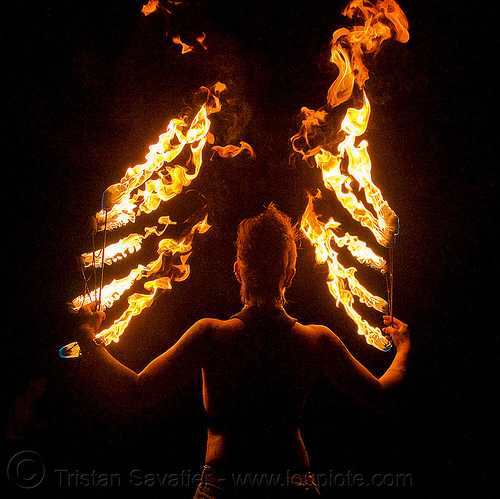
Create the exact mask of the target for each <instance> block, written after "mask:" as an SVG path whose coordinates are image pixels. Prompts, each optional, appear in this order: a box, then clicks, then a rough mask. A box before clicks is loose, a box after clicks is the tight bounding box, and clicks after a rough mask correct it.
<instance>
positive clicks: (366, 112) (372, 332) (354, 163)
mask: <svg viewBox="0 0 500 499" xmlns="http://www.w3.org/2000/svg"><path fill="white" fill-rule="evenodd" d="M343 14H344V15H346V16H348V17H350V18H354V17H356V18H360V19H362V20H363V21H364V23H363V25H356V26H354V27H352V28H350V29H347V28H341V29H338V30H337V31H335V33H334V34H333V38H332V49H331V55H330V60H331V62H332V63H333V64H335V65H336V66H337V68H338V70H339V73H338V76H337V78H336V79H335V81H334V82H333V83H332V85H331V86H330V88H329V90H328V94H327V101H328V104H329V106H330V107H331V108H334V107H336V106H338V105H339V104H342V103H343V102H346V101H347V100H349V99H350V98H351V96H352V94H353V91H354V88H355V84H356V85H357V86H358V87H359V88H360V89H363V87H364V84H365V82H366V80H367V79H368V70H367V69H366V66H365V64H364V56H365V54H368V53H376V52H377V51H378V50H379V49H380V46H381V44H382V42H383V41H384V40H386V39H388V38H390V37H391V36H392V37H394V38H395V39H396V40H398V41H400V42H403V43H404V42H406V41H408V38H409V36H408V31H407V29H408V21H407V19H406V16H405V15H404V13H403V11H402V10H401V8H400V7H399V5H398V4H397V3H396V2H395V1H394V0H382V1H380V0H379V1H377V2H376V4H373V3H371V2H369V1H367V0H353V1H352V2H350V3H349V4H348V5H347V7H346V8H345V9H344V11H343ZM302 112H303V114H304V120H303V121H302V126H301V128H300V130H299V132H298V133H297V134H296V135H294V136H293V137H292V139H291V140H292V146H293V148H294V150H295V151H297V152H299V153H300V154H302V156H303V157H304V158H314V161H315V163H316V166H317V167H318V168H321V171H322V177H323V184H324V186H325V187H326V188H327V189H329V190H330V191H332V192H334V193H335V196H336V197H337V199H338V201H339V203H340V204H341V206H342V207H343V208H344V209H345V210H346V211H347V212H348V213H349V214H350V215H351V217H352V218H353V219H354V220H356V221H357V222H358V223H359V224H361V225H362V226H364V227H367V228H368V229H369V230H370V231H371V232H372V234H373V235H374V237H375V239H376V240H377V242H378V243H379V244H380V245H381V246H383V247H386V248H388V247H390V246H391V244H392V243H393V238H394V234H395V233H396V232H397V228H396V226H397V222H396V221H397V217H396V215H395V213H394V212H393V210H392V209H391V208H390V206H389V204H388V203H387V201H385V199H384V197H383V195H382V193H381V191H380V189H378V187H377V186H376V185H375V184H374V183H373V181H372V178H371V160H370V156H369V154H368V142H367V141H366V140H362V141H361V142H358V137H360V136H361V135H363V134H364V133H365V131H366V129H367V127H368V121H369V118H370V102H369V101H368V97H367V95H366V92H365V91H364V90H363V105H362V106H361V108H359V109H358V108H355V107H349V108H348V109H347V111H346V113H345V116H344V118H343V120H342V124H341V126H340V130H339V133H342V134H343V137H344V138H343V140H342V141H341V142H340V144H339V145H338V146H337V149H336V151H332V150H331V149H330V147H329V145H328V144H327V143H326V141H324V142H323V143H319V144H317V143H315V145H314V146H313V144H312V139H313V138H314V139H316V138H317V137H318V136H319V134H318V133H317V132H318V130H319V129H320V127H322V126H324V125H325V123H326V111H313V110H310V109H308V108H303V109H302ZM346 163H347V168H346V167H345V164H346ZM353 182H356V184H357V191H363V193H364V198H365V202H363V201H362V200H360V199H359V196H358V195H357V194H356V191H355V189H354V187H353ZM339 227H340V223H338V222H335V221H334V220H333V219H330V220H329V221H328V222H327V223H326V224H324V223H322V222H320V221H319V219H318V215H317V214H316V213H315V212H314V208H313V198H312V196H309V202H308V205H307V207H306V210H305V211H304V214H303V215H302V222H301V229H302V231H303V232H304V234H305V235H306V237H307V238H308V239H309V240H310V241H311V243H312V244H313V245H314V247H315V251H316V260H317V261H318V262H320V263H326V264H327V265H328V270H329V274H328V288H329V290H330V293H331V294H332V296H333V297H334V298H335V300H336V303H337V306H339V304H340V303H342V305H343V306H344V308H345V311H346V313H347V315H348V316H349V317H350V318H351V319H352V320H353V321H354V322H355V323H356V325H357V328H358V333H359V334H363V335H365V337H366V340H367V342H368V343H369V344H371V345H373V346H375V347H377V348H379V349H380V350H387V349H388V348H390V346H391V344H390V341H389V340H388V339H387V338H386V337H385V336H384V335H383V334H382V331H381V330H380V329H379V328H375V327H372V326H370V325H369V324H368V323H367V322H366V321H365V320H363V319H362V317H361V315H360V314H359V313H357V312H356V311H355V310H354V308H353V305H354V297H357V298H358V299H359V301H360V302H361V303H363V304H365V305H368V306H370V307H373V308H375V309H376V310H378V311H380V312H386V311H387V302H386V301H385V300H384V299H382V298H380V297H377V296H374V295H372V294H371V293H369V292H368V291H367V290H366V289H365V288H364V287H363V286H362V285H361V284H360V283H359V282H358V281H357V279H356V278H355V276H354V274H355V271H356V269H355V268H353V267H350V268H345V267H343V266H342V265H341V264H340V263H339V261H338V254H337V252H335V251H334V250H333V244H335V245H337V246H338V247H343V246H345V247H347V249H348V250H349V251H350V252H351V254H352V255H353V256H354V257H355V258H356V259H357V260H358V261H359V262H360V263H363V264H366V265H369V266H370V267H372V268H375V269H377V270H379V271H380V272H382V273H385V272H386V270H387V264H386V261H385V259H384V258H382V257H381V256H379V255H377V254H376V253H375V252H374V251H372V250H371V249H370V248H369V247H368V246H367V245H366V243H364V242H363V241H361V240H360V239H359V238H358V237H357V236H351V235H350V234H349V233H346V234H345V235H344V236H342V237H339V236H337V235H336V234H335V233H334V232H333V229H334V228H335V229H338V228H339Z"/></svg>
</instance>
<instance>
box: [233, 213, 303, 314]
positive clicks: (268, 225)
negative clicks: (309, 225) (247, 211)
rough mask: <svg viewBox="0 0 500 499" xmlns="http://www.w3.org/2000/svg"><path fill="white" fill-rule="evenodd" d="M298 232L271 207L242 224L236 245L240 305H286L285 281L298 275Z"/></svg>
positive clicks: (284, 216)
mask: <svg viewBox="0 0 500 499" xmlns="http://www.w3.org/2000/svg"><path fill="white" fill-rule="evenodd" d="M296 239H297V229H296V227H292V224H291V221H290V217H288V216H287V215H285V214H284V213H283V212H281V211H280V210H278V209H277V208H276V207H275V206H274V204H273V203H271V204H270V205H269V206H268V207H267V208H266V210H265V211H263V212H262V213H261V214H260V215H258V216H256V217H252V218H247V219H245V220H243V221H242V222H241V223H240V225H239V227H238V239H237V241H236V248H237V259H238V268H239V271H240V277H241V284H242V285H241V291H240V295H241V301H242V302H243V303H244V304H245V305H246V304H248V303H249V302H250V300H252V301H253V302H254V303H255V304H256V305H257V306H260V307H266V306H275V305H281V306H282V305H284V304H285V303H286V300H285V289H286V285H285V283H286V279H287V276H288V275H289V273H290V272H295V261H296V259H297V247H296V244H295V240H296Z"/></svg>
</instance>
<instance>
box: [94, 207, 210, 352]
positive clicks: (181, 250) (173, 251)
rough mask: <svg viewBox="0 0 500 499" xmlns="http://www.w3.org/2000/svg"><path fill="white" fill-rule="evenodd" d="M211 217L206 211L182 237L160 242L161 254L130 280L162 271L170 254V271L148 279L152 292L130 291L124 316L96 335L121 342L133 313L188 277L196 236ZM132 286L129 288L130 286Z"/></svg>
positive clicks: (106, 341) (138, 269)
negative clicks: (176, 239) (175, 261)
mask: <svg viewBox="0 0 500 499" xmlns="http://www.w3.org/2000/svg"><path fill="white" fill-rule="evenodd" d="M207 217H208V215H206V216H205V218H204V219H203V220H201V221H200V222H198V223H197V224H195V225H194V226H193V227H192V228H191V231H190V232H189V234H188V235H187V236H185V237H184V238H182V239H181V240H180V241H175V240H173V239H163V240H161V241H160V242H159V244H158V253H159V256H158V258H157V259H156V260H154V261H152V262H151V263H149V264H148V265H146V266H142V265H140V266H139V267H137V268H136V269H134V270H133V271H132V272H131V273H130V274H129V276H131V279H130V280H131V281H132V282H131V283H130V286H131V285H132V284H133V282H135V281H136V280H139V279H143V278H149V277H151V276H152V275H154V274H157V273H159V272H160V271H161V270H162V267H163V266H164V262H165V259H166V258H168V259H169V260H170V261H171V263H170V264H169V265H168V268H167V269H166V270H163V272H162V274H165V273H166V275H162V276H160V277H157V278H155V279H152V280H150V281H147V282H146V283H145V284H144V289H146V291H150V293H149V294H143V293H134V294H132V295H130V296H129V297H128V308H127V309H126V310H125V312H123V314H122V315H121V316H120V318H119V319H117V320H115V321H114V323H113V324H112V325H111V327H109V328H108V329H105V330H103V331H101V332H100V333H99V334H98V335H96V337H97V338H99V339H101V340H102V341H103V342H104V344H105V345H109V343H111V341H115V342H117V341H118V340H119V338H120V336H121V334H122V333H123V331H124V330H125V328H126V327H127V326H128V324H129V323H130V320H131V319H132V317H134V316H137V315H139V314H140V313H141V312H142V311H143V310H144V309H145V308H148V307H150V306H151V305H152V303H153V301H154V299H155V297H156V294H157V291H158V290H165V289H171V288H172V281H177V282H179V281H183V280H185V279H187V277H188V276H189V272H190V267H189V265H188V263H187V261H188V258H189V256H190V254H191V250H192V242H193V237H194V234H195V233H196V232H199V233H200V234H203V233H204V232H206V231H207V230H208V229H209V228H210V225H209V224H208V223H207ZM177 255H179V259H180V263H179V264H174V263H172V261H173V259H174V257H175V256H177ZM113 282H115V281H113ZM112 284H113V283H112ZM126 284H128V282H127V283H124V286H123V287H125V285H126ZM130 286H129V287H128V288H127V289H129V288H130ZM125 290H126V289H124V290H123V292H124V291H125ZM123 292H122V293H123Z"/></svg>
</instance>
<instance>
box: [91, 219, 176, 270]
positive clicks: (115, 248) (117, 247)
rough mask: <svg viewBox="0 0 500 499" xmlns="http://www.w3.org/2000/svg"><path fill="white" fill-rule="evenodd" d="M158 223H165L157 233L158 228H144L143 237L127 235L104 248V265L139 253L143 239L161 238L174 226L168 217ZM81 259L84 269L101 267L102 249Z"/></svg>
mask: <svg viewBox="0 0 500 499" xmlns="http://www.w3.org/2000/svg"><path fill="white" fill-rule="evenodd" d="M158 221H159V222H161V223H165V227H164V228H163V230H160V231H158V228H157V227H156V226H154V227H145V228H144V235H141V234H129V235H128V236H126V237H124V238H123V239H120V240H119V241H118V242H117V243H114V244H110V245H109V246H106V248H105V255H104V263H105V264H106V265H111V264H112V263H115V262H116V261H118V260H121V259H123V258H125V257H126V256H127V255H130V254H132V253H135V252H136V251H139V250H140V249H141V246H142V241H144V239H147V238H148V237H149V236H150V235H151V234H155V235H157V236H161V235H162V234H163V233H164V232H165V230H166V228H167V226H168V225H170V224H175V222H172V221H171V220H170V218H169V217H162V218H161V219H160V220H158ZM81 259H82V263H83V265H84V266H85V267H90V266H91V265H97V266H98V267H100V266H101V265H102V248H101V249H99V250H97V251H95V252H88V253H84V254H83V255H82V257H81Z"/></svg>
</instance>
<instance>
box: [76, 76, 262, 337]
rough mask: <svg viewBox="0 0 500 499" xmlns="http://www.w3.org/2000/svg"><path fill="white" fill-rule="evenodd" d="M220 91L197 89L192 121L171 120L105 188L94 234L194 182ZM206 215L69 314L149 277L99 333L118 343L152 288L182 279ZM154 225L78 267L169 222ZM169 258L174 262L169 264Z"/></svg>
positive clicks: (127, 248)
mask: <svg viewBox="0 0 500 499" xmlns="http://www.w3.org/2000/svg"><path fill="white" fill-rule="evenodd" d="M225 89H226V86H225V85H224V84H222V83H217V84H216V85H215V86H214V87H213V89H212V90H209V89H207V88H204V87H202V90H203V91H204V92H206V93H207V97H206V100H205V103H204V104H203V105H202V106H201V108H200V110H199V111H198V113H197V114H196V115H195V117H194V118H193V120H192V122H191V123H190V124H188V123H187V122H186V118H182V119H180V118H179V119H173V120H171V121H170V123H169V124H168V126H167V130H166V132H165V133H164V134H162V135H160V137H159V138H158V142H157V143H156V144H154V145H151V146H150V147H149V153H148V154H147V155H146V162H145V163H143V164H141V165H137V166H135V167H133V168H129V169H128V170H127V171H126V173H125V176H124V177H123V178H122V179H121V181H120V182H119V183H118V184H113V185H111V186H110V187H108V189H106V191H105V193H104V195H103V209H102V210H101V211H100V212H98V213H97V214H96V218H97V223H98V228H99V229H100V230H102V229H103V228H106V230H112V229H115V228H117V227H120V226H123V225H125V224H127V223H130V222H134V221H135V219H136V217H137V216H138V215H140V213H141V212H145V213H150V212H152V211H154V210H156V209H157V208H158V206H159V204H160V203H161V202H162V201H168V200H169V199H172V198H173V197H174V196H176V195H177V194H179V193H180V192H181V191H182V190H183V188H184V187H186V186H188V185H189V184H190V183H191V181H192V180H193V179H195V178H196V176H197V175H198V173H199V171H200V168H201V165H202V162H203V155H202V151H203V148H204V146H205V145H206V143H207V142H209V143H213V140H214V139H213V137H212V136H211V134H210V132H209V130H210V124H211V123H210V120H209V118H208V117H209V115H210V114H213V113H217V112H219V111H220V109H221V102H220V94H221V92H223V91H224V90H225ZM186 147H187V148H188V153H189V154H188V159H187V160H186V163H185V165H184V166H181V165H172V164H171V163H172V162H173V160H175V159H176V158H177V157H178V156H179V154H180V153H181V152H182V151H183V150H184V148H186ZM228 147H229V148H228ZM233 147H236V146H227V147H223V148H222V150H225V151H232V155H231V154H230V153H229V152H228V157H232V156H234V155H236V154H238V152H236V151H233V150H232V148H233ZM240 149H241V151H242V150H245V149H246V150H249V151H250V152H251V153H252V152H253V151H252V148H251V147H250V145H248V144H246V143H244V142H242V143H241V147H240ZM193 166H194V171H193V172H192V173H188V167H189V168H190V170H193ZM155 177H156V178H155ZM207 217H208V215H206V216H205V218H204V219H203V220H202V221H200V222H198V223H197V224H195V225H194V226H193V227H192V228H191V230H190V232H189V234H188V235H186V236H185V237H183V238H182V239H180V240H178V241H176V240H173V239H169V238H167V239H163V240H161V241H159V243H158V254H159V256H158V258H157V259H156V260H154V261H152V262H150V263H149V264H147V265H138V266H137V267H136V268H134V269H132V270H131V271H130V272H129V274H128V275H127V276H125V277H123V278H120V279H115V280H113V281H112V282H111V283H109V284H106V285H105V286H103V287H102V289H100V290H99V291H97V290H94V291H92V292H88V293H87V294H86V295H82V296H79V297H77V298H75V299H74V300H73V302H72V305H73V308H74V309H75V310H77V309H78V308H80V307H81V306H82V305H85V304H88V303H91V302H93V301H96V300H98V299H100V303H101V308H102V309H106V308H110V307H111V306H112V305H113V304H114V303H115V302H116V300H118V299H119V298H120V297H121V296H123V295H124V293H126V292H127V291H128V290H129V289H130V288H131V287H132V286H133V285H134V283H136V282H137V281H139V280H142V279H145V278H146V279H149V278H151V277H154V278H153V279H151V280H149V281H147V282H146V283H145V284H144V288H145V289H146V290H147V291H149V292H150V293H149V294H141V293H134V294H132V295H131V296H129V297H128V304H129V305H128V308H127V309H126V311H125V312H124V313H123V314H122V316H121V317H120V318H119V319H117V320H116V321H115V322H114V323H113V325H112V326H111V327H110V328H108V329H106V330H104V331H102V332H101V333H100V334H99V338H101V339H102V340H103V342H104V343H105V344H109V343H110V342H111V341H118V339H119V337H120V335H121V334H122V333H123V331H124V330H125V328H126V327H127V325H128V324H129V323H130V320H131V319H132V317H134V316H136V315H138V314H140V313H141V311H142V310H144V309H145V308H147V307H149V306H150V305H151V304H152V303H153V301H154V299H155V297H156V295H157V291H158V290H164V289H171V287H172V282H173V281H182V280H184V279H186V278H187V277H188V275H189V265H188V263H187V261H188V258H189V255H190V253H191V249H192V241H193V237H194V234H195V233H197V232H199V233H200V234H201V233H204V232H206V231H207V230H208V229H209V228H210V225H209V224H208V223H207ZM158 223H160V224H163V225H165V227H163V228H162V229H161V230H159V229H158V228H157V226H154V227H146V228H145V229H144V235H140V234H130V235H128V236H126V237H124V238H123V239H121V240H120V241H118V242H117V243H114V244H110V245H108V246H106V247H105V248H104V258H103V253H102V251H103V250H102V249H101V250H99V251H97V252H91V253H84V254H83V255H82V257H81V261H82V264H83V265H84V266H90V265H94V266H97V265H103V264H107V265H111V264H112V263H114V262H116V261H118V260H121V259H123V258H126V257H127V256H128V255H130V254H132V253H134V252H136V251H138V250H139V249H140V248H141V246H142V242H143V240H144V239H146V238H147V237H149V236H150V235H152V234H155V235H157V236H161V235H162V234H163V233H164V232H165V230H166V228H167V226H168V225H170V224H174V223H175V222H172V221H171V220H170V218H169V217H168V216H162V217H160V218H159V219H158ZM104 225H106V226H105V227H104ZM175 259H177V260H178V263H174V261H175ZM103 260H104V261H103ZM102 261H103V262H102Z"/></svg>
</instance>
